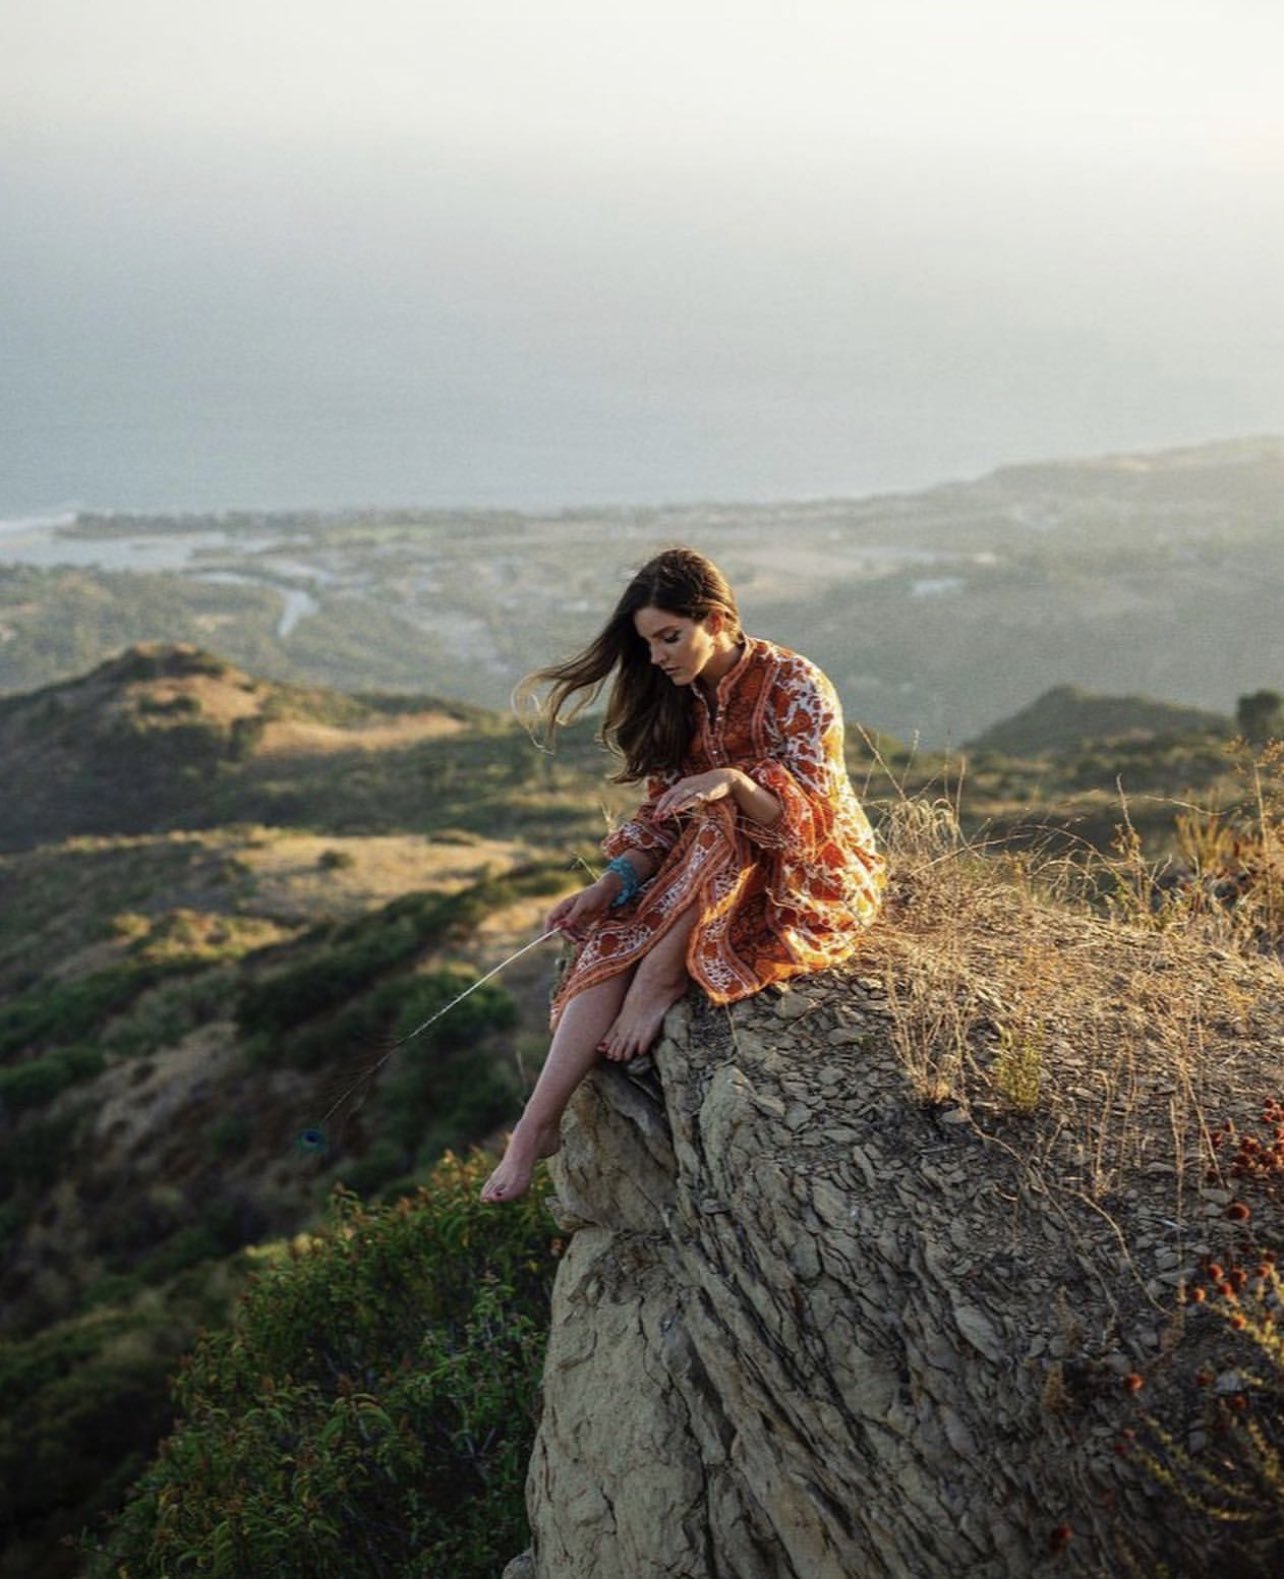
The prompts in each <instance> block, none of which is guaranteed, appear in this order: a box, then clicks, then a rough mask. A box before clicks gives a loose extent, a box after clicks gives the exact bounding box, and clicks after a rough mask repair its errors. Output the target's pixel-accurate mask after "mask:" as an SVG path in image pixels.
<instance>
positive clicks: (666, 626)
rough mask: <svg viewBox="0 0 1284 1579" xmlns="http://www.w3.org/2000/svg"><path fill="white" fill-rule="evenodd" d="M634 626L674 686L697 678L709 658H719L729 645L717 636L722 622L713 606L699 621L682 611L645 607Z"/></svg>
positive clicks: (635, 618)
mask: <svg viewBox="0 0 1284 1579" xmlns="http://www.w3.org/2000/svg"><path fill="white" fill-rule="evenodd" d="M633 627H634V629H635V630H636V631H637V633H638V635H639V636H640V637H641V638H642V640H643V641H644V642H645V643H646V644H647V648H648V650H649V651H650V654H651V662H652V663H653V664H655V665H656V666H657V667H658V668H660V669H662V670H663V671H664V673H665V674H667V675H668V677H669V679H670V680H672V681H673V683H674V685H690V684H691V683H692V682H693V681H694V680H698V679H699V678H700V676H701V675H702V674H703V673H704V671H705V669H706V668H707V667H708V665H709V661H710V660H711V659H717V658H719V657H721V655H722V654H723V651H724V649H725V648H726V647H727V646H729V645H731V644H730V643H727V642H723V641H721V640H720V639H719V638H720V637H721V634H722V627H723V621H722V614H721V612H720V611H719V610H718V609H712V610H711V611H710V612H709V613H708V614H707V615H705V617H704V619H702V620H692V619H688V618H687V617H686V615H685V614H670V613H669V611H668V610H667V609H656V608H651V607H647V608H644V609H639V610H638V611H637V613H636V614H635V615H634V616H633ZM715 667H716V665H715Z"/></svg>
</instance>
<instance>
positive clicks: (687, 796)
mask: <svg viewBox="0 0 1284 1579" xmlns="http://www.w3.org/2000/svg"><path fill="white" fill-rule="evenodd" d="M744 776H745V775H744V774H743V773H741V771H740V769H739V768H713V769H711V770H710V771H709V772H708V773H693V774H692V775H691V777H690V778H685V779H679V780H678V782H677V783H676V784H673V785H670V787H669V788H668V789H667V790H665V792H664V793H663V795H661V796H660V797H659V799H658V800H657V801H656V803H655V812H654V815H655V816H656V817H658V818H660V819H661V820H663V819H665V818H667V817H676V816H678V815H679V813H681V812H684V811H690V810H691V809H692V807H693V806H703V805H707V804H708V802H710V801H715V800H722V799H723V797H724V796H727V795H730V794H731V793H732V791H733V789H734V788H735V785H736V781H737V780H738V779H742V778H744Z"/></svg>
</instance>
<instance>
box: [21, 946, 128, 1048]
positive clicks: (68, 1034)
mask: <svg viewBox="0 0 1284 1579" xmlns="http://www.w3.org/2000/svg"><path fill="white" fill-rule="evenodd" d="M156 977H157V972H156V970H155V969H154V968H152V967H149V966H139V965H118V966H116V967H114V968H113V969H111V970H101V971H96V972H95V973H94V974H93V975H92V976H82V977H80V978H79V980H77V981H55V982H49V983H47V984H45V985H43V986H37V987H33V988H31V989H30V991H28V992H24V993H23V994H22V995H21V997H18V998H15V999H14V1000H13V1002H12V1003H8V1004H6V1005H5V1006H4V1008H3V1009H0V1056H3V1055H4V1054H5V1053H11V1052H18V1051H20V1050H21V1049H22V1048H25V1047H32V1046H38V1045H40V1044H41V1043H45V1042H50V1041H55V1040H56V1041H59V1042H69V1041H79V1040H80V1039H81V1038H82V1037H85V1036H88V1035H89V1034H90V1033H91V1032H92V1031H95V1030H97V1029H98V1028H99V1027H101V1026H102V1025H103V1024H104V1023H105V1022H106V1021H107V1020H109V1019H110V1018H111V1017H112V1015H114V1014H119V1013H120V1012H121V1010H122V1009H124V1008H126V1007H127V1006H128V1005H129V1004H130V1003H132V1002H133V1001H134V999H135V998H137V997H138V995H139V993H141V992H142V991H143V990H144V988H146V987H149V986H150V985H151V984H152V982H153V981H155V980H156Z"/></svg>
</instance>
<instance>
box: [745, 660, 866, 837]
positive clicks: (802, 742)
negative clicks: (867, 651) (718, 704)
mask: <svg viewBox="0 0 1284 1579" xmlns="http://www.w3.org/2000/svg"><path fill="white" fill-rule="evenodd" d="M768 707H769V710H768V713H767V716H766V723H767V726H768V735H769V737H770V738H771V739H772V741H773V747H772V750H771V753H770V755H768V756H765V757H763V758H761V759H760V760H759V761H757V762H750V763H746V764H745V767H744V771H745V772H746V773H748V775H749V777H750V778H751V779H753V780H754V782H755V783H757V784H760V785H761V786H762V787H763V789H765V790H770V792H771V793H772V794H773V795H774V796H775V797H776V799H777V800H778V801H779V802H780V816H779V817H777V818H776V820H775V822H773V823H761V822H754V821H753V819H752V818H750V817H745V816H742V817H741V818H740V828H741V831H742V832H743V833H744V834H745V836H746V837H747V838H748V839H749V840H750V842H751V843H753V844H756V845H759V846H760V847H761V848H763V849H767V850H783V849H787V850H790V851H791V852H793V853H794V854H795V855H796V856H798V857H800V858H802V859H803V860H806V859H808V858H809V857H810V856H812V855H814V854H815V852H816V850H817V849H818V848H819V847H820V846H821V845H822V844H823V843H824V842H825V841H826V840H827V839H828V838H829V837H830V835H831V833H832V831H833V827H834V819H835V815H836V813H837V811H838V808H839V807H840V805H841V804H842V785H843V782H844V781H845V780H846V777H847V764H846V761H845V760H844V757H843V714H842V706H841V704H840V703H839V700H838V694H837V692H836V691H835V690H834V688H833V686H832V685H831V684H830V683H829V681H828V679H827V678H826V677H825V676H824V675H823V674H822V673H821V672H820V670H819V669H817V668H816V667H815V666H814V665H812V664H806V665H805V666H800V668H799V669H798V670H796V671H794V672H789V671H786V672H784V673H782V674H781V675H780V676H779V677H778V678H777V681H776V685H775V688H774V691H773V694H772V696H771V698H770V701H769V704H768Z"/></svg>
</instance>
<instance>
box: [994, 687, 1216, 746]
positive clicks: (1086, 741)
mask: <svg viewBox="0 0 1284 1579" xmlns="http://www.w3.org/2000/svg"><path fill="white" fill-rule="evenodd" d="M1232 731H1233V726H1232V723H1231V720H1230V719H1229V718H1228V717H1225V716H1224V715H1222V714H1220V713H1209V712H1205V711H1203V710H1202V709H1200V708H1194V707H1178V706H1176V705H1175V704H1173V703H1172V702H1157V701H1154V700H1152V699H1151V698H1150V697H1146V696H1097V695H1093V694H1091V693H1089V692H1087V691H1083V690H1080V689H1079V687H1078V686H1073V685H1058V686H1054V687H1053V688H1052V689H1051V690H1050V691H1045V692H1044V693H1043V695H1042V696H1040V697H1036V699H1035V700H1034V701H1033V702H1031V703H1030V705H1029V706H1028V707H1023V708H1022V709H1021V710H1020V712H1018V713H1015V714H1014V715H1013V716H1012V717H1011V718H1005V719H1003V720H1001V721H1000V722H999V723H997V724H992V725H991V726H990V728H989V729H986V730H984V731H983V732H982V733H981V734H979V735H978V736H977V737H976V739H975V740H970V741H969V742H968V744H967V750H968V751H972V752H975V751H992V752H1001V753H1003V754H1004V755H1005V756H1012V757H1037V756H1044V755H1047V754H1057V753H1061V752H1066V751H1074V750H1077V749H1082V748H1085V747H1088V746H1096V747H1101V746H1117V745H1119V744H1120V743H1122V742H1129V743H1138V742H1142V741H1148V742H1151V743H1153V742H1155V741H1161V740H1165V739H1172V738H1174V737H1177V736H1182V735H1213V736H1216V737H1218V738H1221V739H1229V738H1230V736H1231V734H1232Z"/></svg>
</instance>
